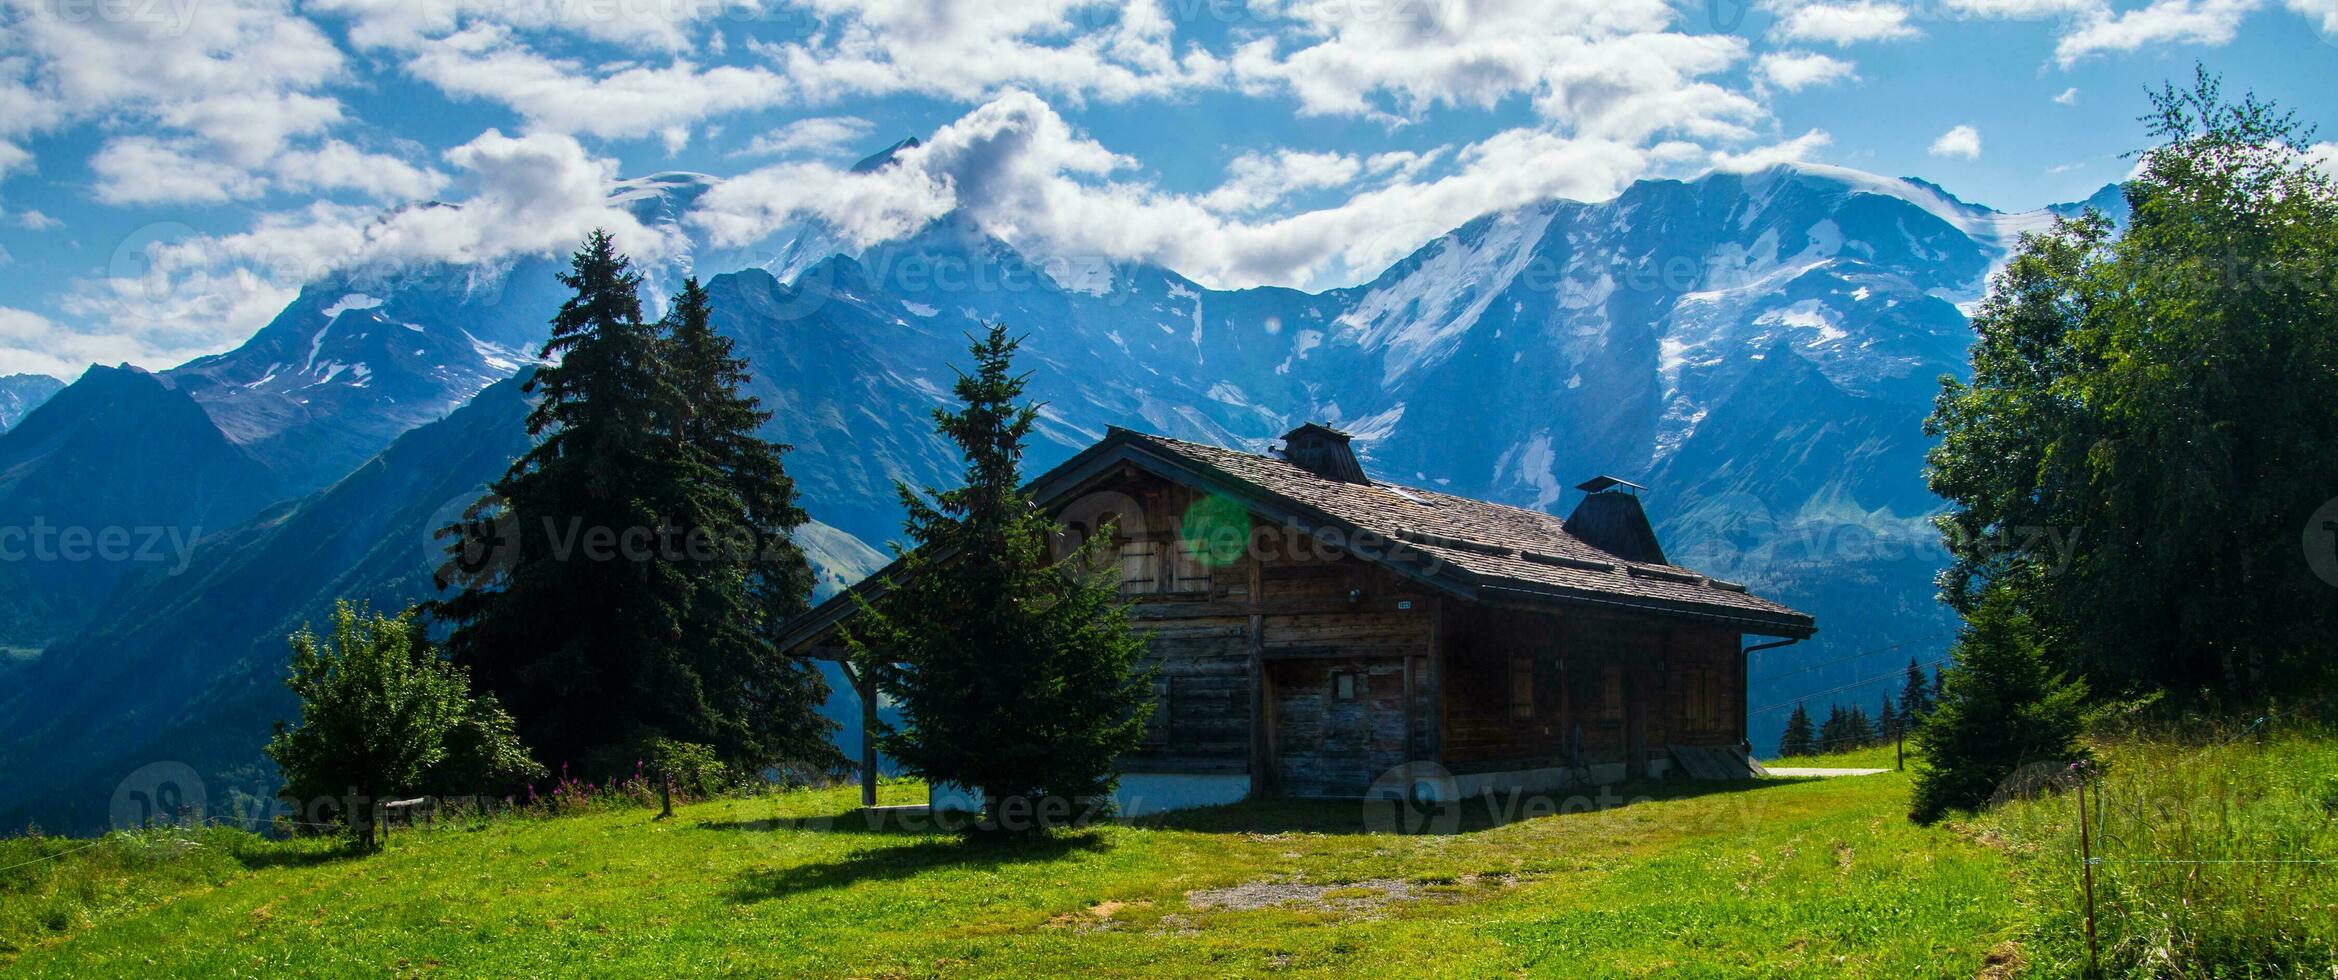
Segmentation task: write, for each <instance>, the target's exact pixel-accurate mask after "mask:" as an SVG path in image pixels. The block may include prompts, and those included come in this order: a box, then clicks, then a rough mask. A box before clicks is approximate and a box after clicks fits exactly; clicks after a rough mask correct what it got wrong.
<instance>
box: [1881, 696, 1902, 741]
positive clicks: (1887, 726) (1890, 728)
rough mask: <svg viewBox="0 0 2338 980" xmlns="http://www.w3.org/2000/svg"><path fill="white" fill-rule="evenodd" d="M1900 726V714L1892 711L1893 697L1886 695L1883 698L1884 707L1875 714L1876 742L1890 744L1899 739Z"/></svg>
mask: <svg viewBox="0 0 2338 980" xmlns="http://www.w3.org/2000/svg"><path fill="white" fill-rule="evenodd" d="M1900 726H1901V722H1900V714H1899V712H1897V711H1894V710H1892V696H1891V695H1889V694H1886V695H1884V696H1883V707H1882V708H1880V709H1878V710H1877V711H1876V713H1875V736H1876V740H1877V741H1879V742H1889V741H1892V740H1894V739H1897V738H1899V737H1900Z"/></svg>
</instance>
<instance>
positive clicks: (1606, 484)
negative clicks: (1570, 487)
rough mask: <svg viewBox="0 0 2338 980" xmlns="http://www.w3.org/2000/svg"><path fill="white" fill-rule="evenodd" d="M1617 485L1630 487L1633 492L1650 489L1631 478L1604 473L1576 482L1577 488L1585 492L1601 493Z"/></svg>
mask: <svg viewBox="0 0 2338 980" xmlns="http://www.w3.org/2000/svg"><path fill="white" fill-rule="evenodd" d="M1617 487H1626V488H1629V489H1630V490H1631V491H1632V492H1633V493H1639V492H1640V491H1642V490H1646V489H1648V488H1647V487H1643V486H1641V485H1639V484H1637V483H1633V482H1632V481H1630V480H1624V479H1618V478H1616V477H1612V476H1608V475H1606V474H1604V473H1603V474H1601V475H1599V476H1595V477H1592V478H1591V479H1588V480H1585V481H1583V482H1581V483H1578V484H1575V489H1577V490H1581V491H1583V492H1584V493H1600V492H1602V491H1606V490H1613V489H1615V488H1617Z"/></svg>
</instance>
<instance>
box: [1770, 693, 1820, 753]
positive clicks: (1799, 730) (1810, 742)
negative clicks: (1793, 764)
mask: <svg viewBox="0 0 2338 980" xmlns="http://www.w3.org/2000/svg"><path fill="white" fill-rule="evenodd" d="M1778 754H1779V755H1781V756H1802V755H1817V754H1818V729H1817V728H1816V727H1814V726H1813V725H1812V724H1811V722H1810V712H1809V711H1808V710H1807V709H1805V708H1803V706H1802V705H1799V704H1797V705H1795V706H1794V713H1793V714H1791V715H1787V716H1786V733H1785V734H1784V735H1782V736H1779V738H1778Z"/></svg>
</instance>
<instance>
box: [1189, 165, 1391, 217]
mask: <svg viewBox="0 0 2338 980" xmlns="http://www.w3.org/2000/svg"><path fill="white" fill-rule="evenodd" d="M1383 162H1384V163H1385V164H1387V165H1390V166H1394V167H1399V168H1401V167H1403V166H1406V165H1408V164H1409V163H1410V161H1409V160H1407V161H1397V160H1389V161H1383ZM1226 172H1227V179H1226V182H1225V183H1223V184H1220V185H1218V187H1217V189H1216V190H1212V191H1210V192H1209V193H1207V194H1203V195H1202V196H1201V197H1200V198H1198V201H1199V203H1200V204H1201V206H1202V207H1205V208H1208V209H1209V210H1212V211H1227V212H1236V213H1239V212H1246V211H1256V210H1258V209H1260V208H1264V207H1266V206H1267V205H1270V204H1274V203H1276V202H1279V201H1282V200H1283V199H1285V198H1287V197H1289V196H1291V195H1292V194H1294V193H1297V192H1299V191H1308V190H1320V189H1322V188H1326V187H1339V186H1341V185H1344V184H1347V183H1348V182H1350V181H1353V180H1355V179H1356V177H1357V175H1359V174H1361V173H1363V172H1364V164H1363V162H1362V161H1359V160H1357V159H1356V158H1355V157H1353V156H1350V155H1348V154H1345V153H1306V152H1300V151H1296V150H1277V151H1275V152H1274V153H1272V154H1263V153H1244V154H1242V155H1241V156H1238V157H1235V158H1234V162H1232V163H1230V164H1228V165H1227V167H1226Z"/></svg>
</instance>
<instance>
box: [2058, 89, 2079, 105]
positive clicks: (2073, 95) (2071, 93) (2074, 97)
mask: <svg viewBox="0 0 2338 980" xmlns="http://www.w3.org/2000/svg"><path fill="white" fill-rule="evenodd" d="M2054 101H2055V103H2056V104H2059V105H2077V104H2078V88H2077V87H2076V86H2072V87H2070V88H2066V89H2063V90H2062V94H2060V95H2057V96H2055V97H2054Z"/></svg>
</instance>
